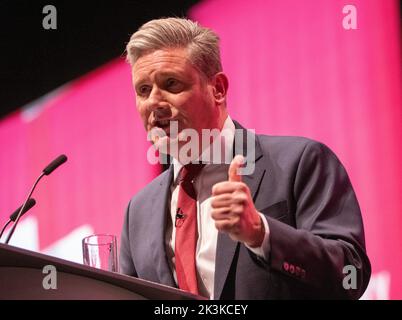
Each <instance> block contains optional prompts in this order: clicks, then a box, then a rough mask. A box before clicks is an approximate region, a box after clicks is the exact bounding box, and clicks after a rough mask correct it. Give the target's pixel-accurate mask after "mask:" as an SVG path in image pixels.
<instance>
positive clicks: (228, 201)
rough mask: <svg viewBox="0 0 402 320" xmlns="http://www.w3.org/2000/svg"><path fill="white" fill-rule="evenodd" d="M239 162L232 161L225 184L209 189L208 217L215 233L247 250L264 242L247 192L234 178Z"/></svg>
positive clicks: (235, 177) (261, 226)
mask: <svg viewBox="0 0 402 320" xmlns="http://www.w3.org/2000/svg"><path fill="white" fill-rule="evenodd" d="M243 162H244V157H243V156H241V155H237V156H236V157H234V159H233V160H232V162H231V164H230V167H229V181H223V182H219V183H217V184H215V185H214V186H213V187H212V200H211V206H212V212H211V215H212V218H213V219H214V220H215V226H216V228H217V229H218V230H219V231H222V232H226V233H228V234H229V236H230V237H231V238H232V239H233V240H236V241H241V242H243V243H245V244H247V245H248V246H249V247H259V246H261V244H262V241H263V240H264V232H265V230H264V224H263V223H262V221H261V218H260V215H259V214H258V212H257V210H256V209H255V207H254V203H253V199H252V197H251V194H250V189H249V188H248V186H247V185H246V184H245V183H243V182H242V179H241V176H240V175H238V174H237V169H238V168H240V167H241V166H242V165H243Z"/></svg>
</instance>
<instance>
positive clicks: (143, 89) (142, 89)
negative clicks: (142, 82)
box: [137, 86, 151, 96]
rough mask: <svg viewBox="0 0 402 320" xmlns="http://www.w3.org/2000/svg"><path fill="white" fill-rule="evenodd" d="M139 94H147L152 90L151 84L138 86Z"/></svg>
mask: <svg viewBox="0 0 402 320" xmlns="http://www.w3.org/2000/svg"><path fill="white" fill-rule="evenodd" d="M137 91H138V94H139V95H141V96H144V95H147V94H148V93H149V92H150V91H151V87H150V86H141V87H139V88H138V90H137Z"/></svg>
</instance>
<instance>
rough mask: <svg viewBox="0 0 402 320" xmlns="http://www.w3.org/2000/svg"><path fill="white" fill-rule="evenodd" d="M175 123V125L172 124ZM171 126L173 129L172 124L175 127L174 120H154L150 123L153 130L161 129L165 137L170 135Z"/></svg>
mask: <svg viewBox="0 0 402 320" xmlns="http://www.w3.org/2000/svg"><path fill="white" fill-rule="evenodd" d="M172 122H173V123H172ZM174 122H176V123H174ZM171 124H172V125H173V128H175V126H174V124H176V126H177V120H176V119H167V120H166V119H165V120H155V121H153V123H152V127H153V128H161V129H162V130H163V131H165V133H166V134H167V135H169V134H170V125H171Z"/></svg>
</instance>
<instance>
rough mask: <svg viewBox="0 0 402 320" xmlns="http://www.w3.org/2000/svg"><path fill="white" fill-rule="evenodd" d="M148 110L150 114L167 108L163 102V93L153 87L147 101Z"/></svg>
mask: <svg viewBox="0 0 402 320" xmlns="http://www.w3.org/2000/svg"><path fill="white" fill-rule="evenodd" d="M147 105H148V110H149V111H150V112H152V111H154V112H160V111H162V112H163V110H164V109H166V108H168V104H167V103H166V101H164V98H163V93H162V92H161V90H160V89H159V88H158V87H157V86H154V87H153V88H152V91H151V93H150V94H149V96H148V99H147Z"/></svg>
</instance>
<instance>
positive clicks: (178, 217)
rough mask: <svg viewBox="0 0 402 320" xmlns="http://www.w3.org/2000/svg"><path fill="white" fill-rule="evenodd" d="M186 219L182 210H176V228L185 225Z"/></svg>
mask: <svg viewBox="0 0 402 320" xmlns="http://www.w3.org/2000/svg"><path fill="white" fill-rule="evenodd" d="M185 218H186V215H185V214H184V213H183V211H182V210H181V208H177V210H176V221H175V226H176V228H178V227H181V226H182V225H183V223H184V219H185Z"/></svg>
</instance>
